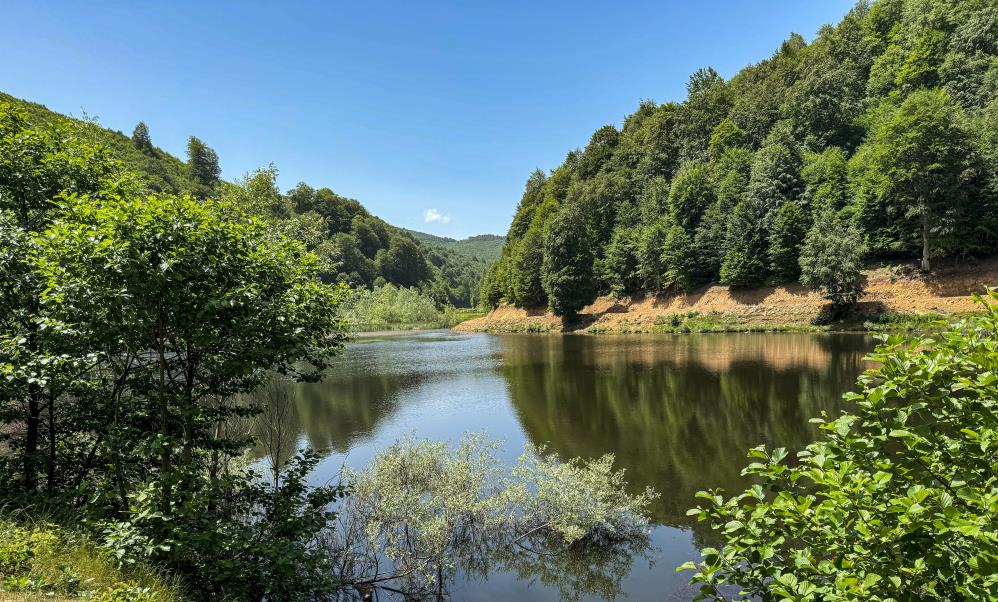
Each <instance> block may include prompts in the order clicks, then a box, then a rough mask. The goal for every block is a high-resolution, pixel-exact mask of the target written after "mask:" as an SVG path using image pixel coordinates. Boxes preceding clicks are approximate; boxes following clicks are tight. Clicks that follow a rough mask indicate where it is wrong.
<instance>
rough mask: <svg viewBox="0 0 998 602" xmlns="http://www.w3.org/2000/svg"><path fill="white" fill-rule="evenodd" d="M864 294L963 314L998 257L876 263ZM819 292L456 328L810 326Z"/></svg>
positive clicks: (766, 291)
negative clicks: (566, 320)
mask: <svg viewBox="0 0 998 602" xmlns="http://www.w3.org/2000/svg"><path fill="white" fill-rule="evenodd" d="M865 276H866V283H865V294H864V296H863V298H862V300H861V302H860V304H859V307H858V314H859V316H860V317H874V316H876V315H878V314H881V313H884V312H902V313H911V314H926V313H961V312H971V311H974V310H975V309H976V307H975V304H974V302H973V300H972V299H971V298H970V294H971V293H973V292H979V291H981V290H982V289H983V288H984V287H985V286H994V285H998V258H994V259H989V260H986V261H978V262H974V263H968V264H953V265H950V266H947V267H943V268H940V269H937V270H936V271H934V272H932V273H931V274H929V275H920V274H916V273H915V272H914V270H912V269H911V268H910V266H907V265H898V266H890V267H878V268H873V269H869V270H867V271H866V272H865ZM827 307H828V302H827V301H826V300H824V299H822V298H821V295H819V294H818V293H816V292H814V291H810V290H808V289H806V288H804V287H802V286H800V285H796V284H793V285H785V286H770V287H762V288H755V289H731V288H729V287H727V286H720V285H714V286H708V287H705V288H703V289H700V290H697V291H695V292H693V293H690V294H685V295H684V294H667V295H660V296H647V297H645V298H642V299H630V300H617V299H612V298H609V297H600V298H599V299H597V300H596V301H595V302H594V303H593V304H592V305H590V306H588V307H586V308H584V309H583V310H582V311H581V312H580V314H579V319H578V321H577V322H576V323H573V324H570V325H567V326H566V325H563V323H562V320H561V319H560V318H558V317H556V316H554V315H552V314H551V313H550V312H547V311H545V310H544V309H542V308H540V309H521V308H518V307H511V306H504V307H499V308H497V309H496V310H494V311H493V312H491V313H490V314H488V315H487V316H484V317H482V318H477V319H474V320H469V321H467V322H463V323H461V324H459V325H458V326H457V327H456V330H461V331H467V332H476V331H477V332H485V331H495V332H558V331H571V330H588V331H589V332H601V331H609V332H619V331H641V330H654V329H655V327H656V326H658V325H661V324H663V323H667V322H668V321H669V319H670V318H671V317H672V316H688V315H689V314H691V313H693V312H696V313H698V314H701V315H705V316H717V317H719V318H723V319H725V320H727V321H729V322H731V323H737V324H743V325H753V326H758V327H759V328H760V329H766V328H767V326H771V327H773V328H774V329H775V328H778V327H785V326H788V325H808V324H812V323H814V322H815V321H817V320H819V319H820V317H821V316H822V314H823V312H825V311H827Z"/></svg>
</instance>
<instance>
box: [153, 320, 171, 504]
mask: <svg viewBox="0 0 998 602" xmlns="http://www.w3.org/2000/svg"><path fill="white" fill-rule="evenodd" d="M157 334H158V336H157V339H158V340H157V341H156V343H157V349H156V351H157V354H158V355H159V434H160V436H161V437H162V442H163V447H162V449H161V450H160V467H159V470H160V475H159V478H160V488H161V495H162V499H161V500H160V511H161V512H162V513H163V515H164V516H169V515H170V497H171V487H170V464H171V462H170V445H171V442H170V402H169V400H168V399H167V397H166V348H165V344H164V342H163V339H164V334H163V308H162V307H160V308H159V333H157Z"/></svg>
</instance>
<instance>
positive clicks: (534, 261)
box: [482, 0, 998, 315]
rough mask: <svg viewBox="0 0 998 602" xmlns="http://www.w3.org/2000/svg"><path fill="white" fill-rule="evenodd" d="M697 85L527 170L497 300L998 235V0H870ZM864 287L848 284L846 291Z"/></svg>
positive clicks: (833, 264)
mask: <svg viewBox="0 0 998 602" xmlns="http://www.w3.org/2000/svg"><path fill="white" fill-rule="evenodd" d="M686 90H687V96H686V99H685V100H683V101H682V102H666V103H664V104H657V103H655V102H652V101H645V102H641V103H640V105H639V106H638V108H637V110H636V111H635V112H634V113H632V114H630V115H628V116H627V117H626V118H625V119H624V120H623V125H622V127H620V128H617V127H616V126H614V125H606V126H603V127H601V128H600V129H598V130H597V131H596V132H595V133H593V135H592V137H591V138H590V140H589V143H588V145H587V146H586V147H585V148H584V149H581V150H579V149H577V150H573V151H571V152H569V153H568V155H567V157H566V158H565V161H564V163H562V164H561V165H560V166H558V167H557V168H555V169H553V170H551V171H550V172H549V173H543V172H541V171H540V170H537V171H535V172H534V173H533V174H531V175H530V177H529V179H528V180H527V183H526V187H525V191H524V193H523V197H522V199H521V200H520V203H519V206H518V207H517V211H516V213H515V215H514V217H513V222H512V224H511V225H510V228H509V232H508V235H507V240H506V245H505V246H504V248H503V250H502V256H501V259H500V260H499V261H498V262H496V263H494V264H493V267H492V268H491V270H490V272H489V274H488V276H487V277H486V279H485V281H484V282H483V289H482V298H483V301H484V302H485V304H487V305H490V306H495V305H497V304H499V303H503V302H506V303H514V304H516V305H518V306H521V307H535V306H542V305H548V306H550V307H551V308H552V309H554V310H555V311H556V313H560V314H565V315H571V314H573V313H575V312H576V311H577V310H578V309H580V308H582V307H584V306H586V305H587V304H589V303H590V302H591V301H592V300H593V299H594V298H595V297H596V296H597V295H601V294H613V295H615V296H618V297H625V296H630V295H635V294H637V295H640V294H644V293H658V292H662V291H676V292H690V291H692V290H694V289H697V288H698V287H701V286H703V285H705V284H708V283H711V282H720V283H721V284H725V285H729V286H731V287H732V288H736V289H737V288H750V287H757V286H761V285H765V284H781V283H785V282H793V281H796V280H798V279H799V278H801V279H803V280H804V281H805V283H806V284H809V285H811V286H816V287H819V288H821V289H822V290H825V291H827V292H830V293H831V292H832V291H837V292H835V295H836V297H834V298H840V299H848V298H850V297H849V295H852V294H853V292H854V291H852V288H853V287H855V286H856V285H857V284H856V283H858V282H859V280H858V268H857V266H858V265H860V264H861V262H862V260H864V259H883V260H891V261H896V260H910V259H914V258H919V259H920V260H921V265H922V269H923V270H928V269H929V268H930V267H931V265H933V262H934V260H935V258H939V257H947V256H949V257H960V258H966V257H968V256H971V255H990V254H994V252H995V251H994V250H995V249H996V248H998V9H996V7H995V3H994V1H993V0H959V1H958V0H876V1H873V2H865V1H864V2H859V3H858V4H857V5H856V6H855V8H853V9H852V10H851V11H849V13H848V14H846V15H845V17H844V18H843V19H842V21H841V22H839V23H838V24H837V25H826V26H824V27H822V28H821V29H820V30H819V31H818V33H817V35H816V36H815V38H814V39H813V40H812V41H811V42H807V41H806V40H805V39H804V38H803V37H802V36H800V35H798V34H792V35H790V37H789V38H787V39H786V40H785V41H784V42H783V43H782V44H780V45H779V46H778V48H777V50H776V52H775V53H774V54H773V55H772V56H771V57H770V58H768V59H766V60H763V61H761V62H759V63H757V64H753V65H749V66H747V67H745V68H743V69H742V70H741V71H739V72H738V73H736V74H734V76H732V77H731V78H730V79H725V78H723V77H722V76H721V75H720V74H718V73H717V72H716V71H715V70H714V69H711V68H709V67H707V68H703V69H699V70H698V71H696V72H695V73H693V74H692V75H691V76H690V78H689V81H688V83H687V85H686ZM846 293H848V294H846Z"/></svg>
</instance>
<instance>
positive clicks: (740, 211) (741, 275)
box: [721, 199, 768, 287]
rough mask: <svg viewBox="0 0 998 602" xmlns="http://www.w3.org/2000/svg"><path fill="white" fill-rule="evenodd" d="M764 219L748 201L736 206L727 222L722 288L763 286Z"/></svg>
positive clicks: (764, 257) (764, 274) (764, 278)
mask: <svg viewBox="0 0 998 602" xmlns="http://www.w3.org/2000/svg"><path fill="white" fill-rule="evenodd" d="M764 217H765V211H764V209H763V208H761V207H759V206H758V205H756V204H755V203H752V202H751V201H749V200H748V199H745V200H743V201H741V202H740V203H738V204H737V205H735V209H734V211H733V212H732V213H731V218H730V219H729V220H728V233H727V236H726V240H725V253H724V261H723V262H722V263H721V284H727V285H729V286H734V287H750V286H758V285H760V284H762V283H763V282H765V280H766V276H767V275H768V271H767V269H766V242H767V241H766V231H765V230H764V229H763V226H762V224H763V220H764Z"/></svg>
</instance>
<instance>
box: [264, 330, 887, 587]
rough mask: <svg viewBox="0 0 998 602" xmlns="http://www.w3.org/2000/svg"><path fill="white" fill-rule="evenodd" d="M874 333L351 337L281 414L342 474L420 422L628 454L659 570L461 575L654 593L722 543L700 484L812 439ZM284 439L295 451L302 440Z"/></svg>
mask: <svg viewBox="0 0 998 602" xmlns="http://www.w3.org/2000/svg"><path fill="white" fill-rule="evenodd" d="M871 347H872V340H871V339H870V338H869V337H866V336H863V335H854V334H838V335H834V334H823V335H815V334H723V335H677V336H652V335H639V336H602V337H590V336H531V335H516V336H514V335H511V336H488V335H453V334H447V335H441V334H432V335H423V336H416V337H411V338H405V339H388V340H384V341H378V342H373V343H364V344H355V345H351V346H350V347H349V348H348V350H347V351H346V353H345V354H344V356H343V357H342V358H341V359H340V361H339V362H337V366H336V368H335V369H334V370H333V371H332V372H331V373H330V374H329V377H328V378H327V379H326V380H325V381H324V382H323V383H320V384H310V385H286V386H287V387H293V389H294V395H293V396H291V397H290V399H292V400H293V401H291V402H289V403H291V404H292V405H293V406H294V408H293V411H290V412H285V413H284V414H282V420H284V421H286V422H287V423H288V424H292V425H293V429H292V430H293V431H294V432H295V433H300V434H302V435H304V437H303V438H302V437H300V436H299V438H297V439H296V444H299V445H300V444H307V445H309V446H311V447H312V448H315V449H319V450H323V451H325V452H326V453H327V454H329V456H330V457H329V459H328V461H327V463H326V464H325V465H324V466H323V467H322V470H324V471H325V472H327V473H329V474H323V475H320V477H321V478H320V479H319V480H325V479H329V478H332V477H333V473H335V472H336V471H337V470H338V469H339V466H340V465H341V463H342V462H343V461H344V459H346V460H348V461H349V463H350V465H351V466H355V467H359V466H361V465H362V464H363V463H365V462H366V458H370V457H371V455H372V454H373V453H374V452H375V451H376V450H377V449H380V448H383V447H385V446H387V445H390V444H391V443H392V442H394V441H395V440H396V439H398V438H399V437H401V436H404V435H405V434H408V433H415V434H416V435H418V436H424V437H429V438H432V439H450V440H452V441H454V440H457V439H458V438H459V437H460V436H461V435H462V434H463V433H464V432H465V431H468V430H482V429H487V430H488V431H489V434H490V435H491V436H492V437H497V438H503V439H505V440H506V446H505V447H506V449H509V450H519V449H521V448H522V443H523V442H524V441H530V442H532V443H534V444H546V445H548V446H549V447H550V448H551V449H552V450H553V451H555V452H557V453H558V454H559V455H561V456H563V457H574V456H584V457H597V456H600V455H602V454H604V453H614V454H615V455H616V457H617V462H618V466H619V467H622V468H625V469H626V470H627V478H628V480H629V481H630V482H631V484H632V486H633V487H634V488H635V491H636V490H638V489H641V488H644V487H645V486H646V485H651V486H652V487H654V488H655V489H657V490H658V491H660V492H662V493H663V495H662V496H661V498H660V499H659V500H658V501H657V502H656V505H655V506H654V507H653V512H654V516H653V522H655V523H656V524H658V525H663V527H660V528H659V529H658V530H657V531H656V533H655V534H653V539H654V540H655V541H656V542H657V545H659V546H660V549H661V552H660V553H659V562H658V566H657V567H656V568H655V569H653V570H652V571H648V570H645V569H642V570H641V571H638V570H637V569H632V570H631V573H630V574H629V575H625V573H627V569H626V567H625V566H624V565H626V564H627V561H624V560H620V559H614V562H611V563H609V564H608V565H607V566H606V568H608V569H610V570H609V572H607V573H606V575H609V576H611V577H613V576H616V577H617V578H618V579H619V578H620V576H621V575H625V580H624V583H620V582H619V580H618V581H617V582H613V581H610V582H608V581H605V580H604V579H603V578H601V577H599V575H600V571H597V572H596V573H592V574H587V573H586V572H585V571H579V570H574V569H571V568H570V567H568V566H560V565H557V564H550V566H548V565H547V564H546V563H557V562H567V560H566V559H558V558H551V559H547V558H542V559H541V560H542V561H543V562H540V563H538V562H536V561H533V562H531V563H519V564H518V563H517V562H515V561H514V560H515V559H514V558H510V559H509V560H510V562H508V563H499V565H500V566H493V567H491V568H492V569H493V571H498V572H499V573H502V574H501V575H497V574H496V573H495V572H492V571H487V583H484V584H483V583H480V582H477V579H475V576H474V575H472V574H471V573H473V571H468V572H467V573H468V574H467V575H466V576H467V577H469V578H471V579H472V581H474V582H476V583H475V584H472V585H469V586H467V588H462V587H461V585H460V584H456V586H457V590H458V591H457V592H456V595H457V596H458V597H460V598H462V599H490V598H491V597H494V596H497V595H499V596H513V595H515V596H517V597H520V598H521V599H522V600H527V599H538V600H541V599H545V600H546V599H558V598H559V597H560V596H563V595H565V594H566V593H567V592H566V590H564V589H563V590H562V591H561V593H560V594H559V591H558V590H559V589H560V587H563V586H564V584H565V583H566V579H567V580H568V582H571V580H572V579H575V578H577V579H581V580H583V581H587V580H589V581H588V585H586V586H583V587H579V588H571V587H570V588H569V589H581V590H582V591H585V592H587V594H588V595H590V596H591V595H597V596H600V597H602V596H601V594H611V595H609V597H613V592H615V590H617V589H618V588H622V589H623V591H624V592H625V593H629V594H630V595H631V597H636V599H644V598H645V597H646V596H647V595H655V596H656V597H660V594H663V593H664V592H670V591H676V590H675V589H673V588H675V587H680V586H681V585H677V584H681V583H682V582H684V581H685V577H684V576H682V575H680V576H678V577H677V576H676V575H675V573H674V572H673V569H674V567H675V566H676V565H678V564H680V563H681V562H683V561H685V560H688V559H690V556H691V555H695V551H692V545H696V546H697V547H702V546H703V545H706V544H715V543H716V540H714V539H713V534H712V533H709V532H706V531H704V528H703V526H701V525H697V524H696V523H695V520H692V519H690V518H689V517H687V516H686V514H685V512H686V510H687V509H688V508H690V507H691V506H693V505H695V500H694V493H695V492H696V491H697V490H700V489H706V488H712V487H723V488H724V489H726V490H728V491H734V490H737V489H739V488H742V487H745V486H746V485H747V483H746V480H745V479H744V478H743V477H742V476H741V475H740V471H741V469H742V467H744V465H745V464H746V458H745V454H746V451H747V450H748V449H749V448H751V447H753V446H756V445H758V444H760V443H767V444H770V445H779V446H786V447H790V448H800V447H802V446H803V445H804V444H806V443H807V442H808V441H810V440H812V439H813V437H814V436H815V433H816V429H815V428H814V425H811V424H809V422H808V420H809V418H811V417H813V416H816V415H819V414H820V413H821V412H822V411H827V412H829V413H832V414H835V413H838V412H839V411H841V410H842V409H844V408H845V407H846V402H844V401H843V400H842V399H841V394H842V393H843V392H844V391H846V390H848V389H849V388H851V387H852V386H853V385H854V383H855V380H856V377H857V376H858V375H859V373H860V372H861V371H862V370H864V369H865V368H866V367H867V366H866V365H865V363H864V360H863V359H862V358H863V356H864V355H865V353H866V352H867V351H868V350H869V349H870V348H871ZM282 441H283V442H284V443H283V444H282V445H283V447H282V448H281V452H280V454H279V456H286V455H287V454H288V453H289V451H290V450H291V448H290V447H288V443H287V439H286V438H285V439H282ZM263 451H264V450H261V457H262V456H263V455H264V453H263ZM348 453H349V454H350V455H349V457H346V454H348ZM691 530H692V531H693V533H692V541H691V533H690V531H691ZM535 560H536V559H535ZM615 562H616V563H619V562H623V564H620V565H619V566H617V564H615ZM583 564H584V563H583ZM580 566H581V565H580ZM634 566H636V565H634ZM479 577H483V578H484V577H486V576H485V575H479ZM555 577H557V579H555ZM524 581H526V582H533V583H539V584H542V585H543V584H545V583H547V582H549V581H550V582H551V583H550V586H551V587H548V588H541V589H540V590H538V588H537V587H533V588H530V587H527V586H525V585H523V582H524ZM601 584H602V585H601ZM576 585H582V584H581V583H577V584H576ZM600 590H604V591H602V592H601V591H600ZM543 592H546V593H543ZM583 597H587V596H583Z"/></svg>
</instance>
